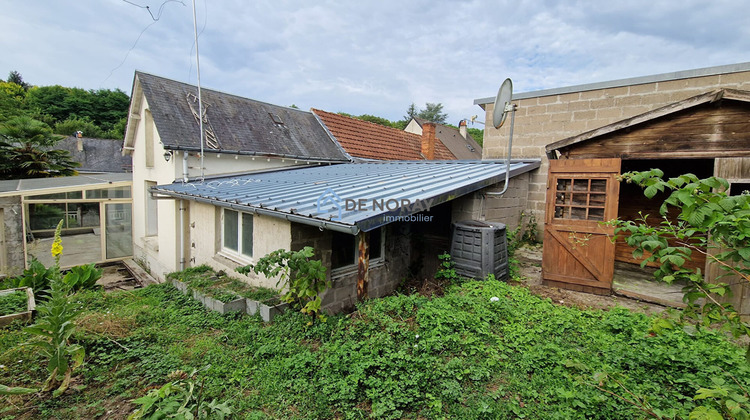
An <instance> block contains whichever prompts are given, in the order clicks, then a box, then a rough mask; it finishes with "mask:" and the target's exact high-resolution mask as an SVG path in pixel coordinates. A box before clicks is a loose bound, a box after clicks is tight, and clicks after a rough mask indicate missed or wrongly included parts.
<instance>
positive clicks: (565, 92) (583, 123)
mask: <svg viewBox="0 0 750 420" xmlns="http://www.w3.org/2000/svg"><path fill="white" fill-rule="evenodd" d="M723 88H726V89H744V90H748V89H750V63H739V64H731V65H725V66H716V67H708V68H701V69H694V70H686V71H678V72H673V73H664V74H656V75H650V76H643V77H634V78H629V79H620V80H611V81H605V82H598V83H588V84H584V85H577V86H567V87H561V88H553V89H545V90H539V91H532V92H521V93H514V94H513V103H514V104H515V105H516V106H517V111H516V115H515V127H514V134H513V152H512V153H513V157H518V158H542V164H541V166H540V168H539V169H538V170H536V171H534V172H533V173H532V174H531V176H530V181H529V182H530V183H529V197H528V205H529V208H528V209H527V212H530V213H532V214H534V215H535V216H536V219H537V220H544V212H545V206H546V204H545V198H546V190H547V172H548V167H549V165H548V159H547V157H546V154H545V147H546V146H547V145H548V144H550V143H553V142H555V141H558V140H560V139H566V138H570V137H574V136H577V135H579V134H581V133H584V132H587V131H590V130H594V129H597V128H600V127H603V126H606V125H608V124H612V123H614V122H617V121H621V120H625V119H628V118H632V117H634V116H636V115H639V114H642V113H644V112H648V111H652V110H655V109H657V108H660V107H664V106H667V105H669V104H673V103H676V102H679V101H682V100H684V99H687V98H690V97H693V96H696V95H700V94H703V93H706V92H709V91H711V90H715V89H723ZM494 100H495V97H494V96H492V97H485V98H480V99H476V100H475V101H474V103H475V104H477V105H479V106H480V107H482V108H483V109H484V110H485V112H486V119H485V120H486V121H492V112H493V109H494V107H493V103H494ZM509 130H510V124H508V123H506V124H505V125H503V126H502V127H501V128H500V129H499V130H498V129H495V128H493V127H491V126H489V125H488V126H487V127H486V128H485V130H484V141H483V144H484V147H483V150H482V156H483V158H484V159H500V158H503V157H504V156H505V155H506V153H507V149H508V134H509ZM540 228H541V226H540Z"/></svg>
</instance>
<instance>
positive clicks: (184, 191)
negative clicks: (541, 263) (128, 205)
mask: <svg viewBox="0 0 750 420" xmlns="http://www.w3.org/2000/svg"><path fill="white" fill-rule="evenodd" d="M538 166H539V161H538V160H528V161H517V162H513V163H512V164H510V166H509V169H510V172H508V176H509V177H510V180H511V187H510V188H509V191H508V193H507V199H506V200H503V199H498V198H487V199H486V200H487V201H491V202H492V203H490V204H487V205H486V206H483V203H484V202H485V200H484V199H483V198H482V196H483V193H485V192H487V191H495V190H496V189H497V188H498V185H499V184H502V183H504V181H505V179H506V170H507V169H508V166H507V164H506V162H504V161H489V160H485V161H479V160H476V161H456V160H453V161H428V160H421V161H368V162H353V163H342V164H336V165H321V166H311V167H306V168H281V169H276V170H271V171H265V172H253V173H246V174H236V175H229V176H220V177H212V178H206V179H205V180H202V181H201V180H191V181H189V182H180V181H178V182H174V183H171V184H165V185H158V186H156V187H154V188H152V191H153V192H154V193H155V194H156V195H157V198H158V199H159V201H160V202H162V201H168V200H170V199H172V200H179V201H181V202H182V203H184V204H182V205H181V206H183V208H186V213H187V214H188V215H189V216H188V217H187V218H186V220H185V222H184V223H185V225H186V226H188V228H187V229H186V235H185V240H186V244H185V246H184V249H186V250H187V253H186V255H185V258H187V259H188V260H189V261H190V263H191V264H204V263H205V264H209V265H211V266H213V267H215V268H217V269H223V270H226V271H227V272H228V273H233V272H234V269H235V268H236V267H238V266H242V265H245V264H248V263H252V262H254V261H256V260H257V258H258V257H261V256H263V255H265V254H267V253H269V252H271V251H274V250H276V249H280V248H284V249H292V250H297V249H301V248H302V247H304V246H312V247H313V248H314V249H315V250H316V256H317V257H318V258H320V259H321V260H322V262H323V264H324V266H325V267H326V268H327V269H328V270H327V275H328V279H329V280H330V281H331V282H332V284H333V287H332V288H331V289H329V290H327V291H326V292H325V293H324V295H323V296H322V300H323V309H325V310H327V311H329V312H338V311H341V310H345V309H348V308H351V307H352V306H353V305H354V304H355V303H356V302H358V301H360V300H362V299H364V298H366V297H380V296H384V295H386V294H389V293H392V292H393V291H394V290H395V288H396V287H397V286H398V284H399V282H400V281H401V280H402V279H404V278H407V277H410V276H415V275H416V276H420V275H423V276H430V275H434V273H435V270H436V263H437V255H439V254H441V253H443V252H445V251H447V250H448V249H449V247H450V239H451V223H453V222H456V221H460V220H465V219H478V218H482V216H483V215H482V209H486V217H487V219H491V220H506V219H509V220H517V217H518V215H519V214H520V211H521V209H522V208H523V207H524V205H525V204H526V203H525V196H526V192H527V190H526V188H525V185H526V182H527V180H528V179H527V178H526V177H525V175H527V174H528V172H529V171H532V170H534V169H536V168H537V167H538ZM235 274H236V273H235ZM248 281H251V282H253V283H255V284H259V285H263V286H267V287H275V286H276V280H275V279H267V278H264V277H256V276H253V277H251V278H250V279H248Z"/></svg>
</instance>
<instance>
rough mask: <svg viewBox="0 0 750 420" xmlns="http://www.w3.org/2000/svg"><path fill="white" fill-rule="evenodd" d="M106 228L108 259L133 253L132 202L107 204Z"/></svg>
mask: <svg viewBox="0 0 750 420" xmlns="http://www.w3.org/2000/svg"><path fill="white" fill-rule="evenodd" d="M105 208H106V214H107V215H106V219H105V222H104V229H105V235H106V238H105V240H106V244H107V259H110V258H122V257H129V256H131V255H133V230H132V225H133V223H132V221H133V217H132V212H133V210H132V207H131V205H130V204H125V203H123V204H107V205H106V207H105Z"/></svg>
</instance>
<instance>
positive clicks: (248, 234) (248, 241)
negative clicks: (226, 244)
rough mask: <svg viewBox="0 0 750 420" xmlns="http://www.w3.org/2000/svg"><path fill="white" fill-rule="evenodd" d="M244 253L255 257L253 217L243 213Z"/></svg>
mask: <svg viewBox="0 0 750 420" xmlns="http://www.w3.org/2000/svg"><path fill="white" fill-rule="evenodd" d="M242 253H243V254H244V255H247V256H248V257H252V256H253V215H252V214H249V213H242Z"/></svg>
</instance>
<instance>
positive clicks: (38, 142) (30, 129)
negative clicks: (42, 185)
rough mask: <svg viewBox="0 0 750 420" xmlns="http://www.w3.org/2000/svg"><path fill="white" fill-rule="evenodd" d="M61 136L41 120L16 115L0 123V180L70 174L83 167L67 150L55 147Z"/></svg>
mask: <svg viewBox="0 0 750 420" xmlns="http://www.w3.org/2000/svg"><path fill="white" fill-rule="evenodd" d="M61 139H62V137H60V136H56V135H54V134H52V130H51V129H50V128H49V126H47V125H46V124H44V123H43V122H41V121H37V120H34V119H33V118H30V117H27V116H20V117H14V118H11V119H10V120H8V121H7V122H6V123H5V124H2V125H0V156H2V157H3V159H2V160H0V179H19V178H49V177H56V176H70V175H75V174H76V173H77V172H76V171H75V169H74V168H76V167H78V166H80V164H79V163H78V162H75V161H73V160H72V159H71V156H70V153H68V152H67V151H65V150H54V149H53V147H54V145H55V144H56V143H57V142H58V141H60V140H61Z"/></svg>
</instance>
